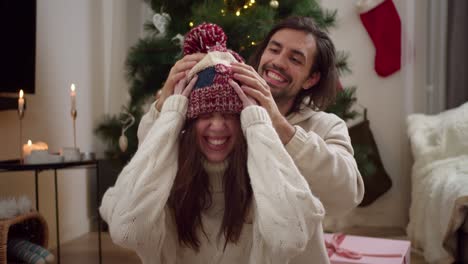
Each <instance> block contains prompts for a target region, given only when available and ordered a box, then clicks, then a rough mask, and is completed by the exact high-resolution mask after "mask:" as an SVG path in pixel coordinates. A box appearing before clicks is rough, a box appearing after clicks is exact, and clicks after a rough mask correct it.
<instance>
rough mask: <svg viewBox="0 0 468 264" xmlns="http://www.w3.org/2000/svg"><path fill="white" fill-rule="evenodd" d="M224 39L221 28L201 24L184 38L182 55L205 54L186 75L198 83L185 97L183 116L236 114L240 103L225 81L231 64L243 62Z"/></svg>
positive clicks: (229, 72) (228, 75)
mask: <svg viewBox="0 0 468 264" xmlns="http://www.w3.org/2000/svg"><path fill="white" fill-rule="evenodd" d="M226 43H227V36H226V34H225V33H224V31H223V29H222V28H221V27H220V26H218V25H216V24H211V23H203V24H200V25H198V26H196V27H194V28H193V29H192V30H190V31H189V32H188V33H187V35H186V36H185V40H184V55H189V54H193V53H207V55H205V57H204V58H203V59H202V60H201V61H200V62H198V63H197V64H196V65H195V66H194V67H193V68H192V69H191V70H190V72H189V74H188V79H189V80H190V79H192V78H193V76H194V75H195V74H197V75H198V80H197V82H196V83H195V86H194V87H193V90H192V92H191V94H190V97H189V104H188V111H187V117H188V118H190V119H192V118H197V117H198V116H199V115H202V114H209V113H215V112H219V113H230V114H235V113H240V112H241V111H242V101H241V100H240V98H239V96H238V95H237V93H236V91H234V88H232V87H231V85H230V84H229V82H228V80H229V79H232V77H233V72H232V70H231V66H230V65H231V63H232V62H244V60H243V59H242V57H241V56H239V54H237V53H235V52H234V51H232V50H229V49H228V48H227V47H226Z"/></svg>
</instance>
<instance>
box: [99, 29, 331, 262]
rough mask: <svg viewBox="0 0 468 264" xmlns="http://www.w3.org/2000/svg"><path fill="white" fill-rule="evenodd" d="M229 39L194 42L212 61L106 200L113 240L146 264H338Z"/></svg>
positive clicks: (199, 69)
mask: <svg viewBox="0 0 468 264" xmlns="http://www.w3.org/2000/svg"><path fill="white" fill-rule="evenodd" d="M219 31H220V28H219V27H217V26H215V25H212V24H202V25H201V26H199V27H197V28H195V29H193V30H192V31H191V32H190V33H189V34H188V36H187V37H186V40H185V43H186V44H187V43H191V41H192V40H194V39H195V40H196V39H203V40H204V41H202V43H203V45H204V46H205V47H204V48H203V49H199V48H195V49H193V51H192V52H198V51H205V52H207V53H208V54H207V55H206V56H205V57H204V58H203V59H202V60H201V61H200V62H198V63H197V65H195V66H194V67H193V69H192V70H191V72H190V73H189V74H188V76H187V78H185V79H182V80H181V81H179V82H177V84H176V85H175V88H174V89H173V94H172V95H170V96H168V97H167V99H165V101H164V103H163V105H162V109H161V113H160V116H159V117H158V118H157V120H156V122H155V123H154V125H153V126H152V127H151V129H150V130H149V132H148V134H147V136H146V138H145V139H144V141H143V142H142V143H141V144H140V147H139V149H138V151H137V152H136V154H135V156H134V157H133V158H132V160H131V161H130V163H129V164H128V165H127V166H126V167H125V168H124V169H123V171H122V173H121V174H120V176H119V178H118V180H117V182H116V184H115V186H114V187H112V188H110V189H109V190H108V191H107V192H106V194H105V195H104V198H103V202H102V205H101V208H100V212H101V215H102V217H103V218H104V220H106V221H107V223H108V224H109V229H110V234H111V237H112V239H113V241H114V242H115V243H117V244H119V245H121V246H124V247H126V248H129V249H132V250H134V251H136V253H137V254H138V255H139V257H140V258H141V259H142V261H143V263H289V262H291V263H311V262H312V263H328V258H327V255H326V251H325V248H324V242H323V231H322V227H321V221H322V219H323V216H324V209H323V206H322V204H321V203H320V201H319V200H318V199H317V198H315V197H314V196H313V194H312V192H311V191H310V189H309V187H308V184H307V182H306V181H305V179H304V178H303V177H302V175H301V174H300V173H299V171H298V169H297V168H296V166H295V165H294V162H293V161H292V160H291V159H290V158H289V156H288V155H287V153H286V150H285V149H284V147H283V145H282V144H281V141H280V139H279V137H278V135H277V134H276V132H275V130H274V129H273V127H272V125H271V120H270V119H269V116H268V114H267V112H266V111H265V109H263V108H261V107H259V106H258V105H256V102H255V101H254V100H253V99H251V98H248V97H247V96H246V95H245V93H244V92H243V91H242V89H241V88H240V87H239V85H238V84H237V83H236V82H234V81H233V80H232V79H231V77H232V71H231V70H230V67H229V64H230V63H231V62H233V61H237V60H238V59H236V56H234V55H233V53H232V52H230V51H228V50H227V49H226V48H225V41H224V42H223V41H219V39H217V38H219V35H221V36H224V35H222V34H224V33H222V34H221V33H219ZM207 32H217V33H216V34H215V35H210V34H207ZM221 32H222V30H221ZM193 35H196V36H195V37H194V36H193ZM200 36H202V37H201V38H200ZM207 38H208V39H207ZM213 39H216V41H212V40H213ZM224 39H225V36H224ZM210 41H211V42H210ZM207 43H215V45H213V46H210V45H209V44H207ZM219 43H221V45H220V44H219ZM203 45H202V46H203ZM184 50H185V51H186V50H187V48H186V47H184ZM188 80H190V81H189V82H188ZM187 82H188V84H187ZM192 89H193V91H192ZM187 97H189V99H188V98H187Z"/></svg>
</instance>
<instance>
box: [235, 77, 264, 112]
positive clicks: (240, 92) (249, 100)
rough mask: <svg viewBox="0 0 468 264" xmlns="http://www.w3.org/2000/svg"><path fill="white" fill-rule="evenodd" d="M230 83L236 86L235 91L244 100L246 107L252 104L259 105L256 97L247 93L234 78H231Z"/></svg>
mask: <svg viewBox="0 0 468 264" xmlns="http://www.w3.org/2000/svg"><path fill="white" fill-rule="evenodd" d="M229 84H230V85H231V86H232V88H234V91H236V93H237V95H238V96H239V98H240V99H241V101H242V104H243V105H244V108H246V107H247V106H251V105H258V103H257V101H255V99H253V98H252V97H251V96H249V95H247V94H245V92H244V91H243V90H242V88H241V87H240V86H239V84H238V83H237V82H235V81H234V80H232V79H229Z"/></svg>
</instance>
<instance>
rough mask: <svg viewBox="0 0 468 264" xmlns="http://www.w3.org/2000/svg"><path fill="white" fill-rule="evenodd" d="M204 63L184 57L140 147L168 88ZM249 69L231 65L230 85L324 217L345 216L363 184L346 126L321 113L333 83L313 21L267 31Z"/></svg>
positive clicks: (331, 53)
mask: <svg viewBox="0 0 468 264" xmlns="http://www.w3.org/2000/svg"><path fill="white" fill-rule="evenodd" d="M203 56H204V55H203V54H193V55H189V56H185V57H184V58H183V59H181V60H179V61H178V62H177V63H176V64H175V65H174V67H173V68H172V69H171V71H170V73H169V77H168V79H167V81H166V83H165V85H164V87H163V89H162V90H161V96H160V98H159V100H158V101H157V102H156V103H155V107H151V109H150V111H149V112H148V113H147V114H146V115H145V116H144V117H143V118H142V120H141V122H140V126H139V129H138V138H139V140H140V142H142V139H143V138H144V136H145V134H146V132H147V131H148V130H149V128H150V126H151V124H152V123H153V122H154V120H155V119H156V118H157V117H158V115H159V111H158V110H160V109H161V106H162V103H163V102H164V100H165V98H167V97H168V96H169V95H170V94H171V93H172V90H173V89H174V88H173V87H174V86H175V84H176V83H177V82H178V81H179V80H180V79H182V78H183V77H184V76H185V74H186V72H187V71H188V70H190V69H191V67H193V65H195V64H196V63H197V62H198V61H199V60H201V59H202V58H203ZM251 64H252V65H253V66H249V65H246V64H241V63H233V64H232V69H233V71H234V73H235V74H234V78H235V79H236V80H237V81H239V82H240V83H241V84H242V85H241V88H242V89H243V91H244V92H245V93H246V94H247V95H249V96H251V97H252V98H254V99H255V100H257V102H258V103H259V104H260V105H261V106H262V107H264V108H265V109H266V110H267V112H268V114H269V115H270V118H271V120H272V123H273V126H274V128H275V130H276V132H277V133H278V136H279V137H280V139H281V141H282V142H283V144H284V147H285V148H286V150H287V152H288V154H289V155H290V158H292V159H293V161H294V163H295V164H296V166H297V168H298V169H299V171H300V172H301V174H302V175H303V176H304V178H305V179H306V181H307V182H308V184H309V186H310V189H311V191H312V192H313V193H314V195H315V196H317V197H319V198H320V200H321V201H322V203H323V205H324V207H325V210H326V211H327V215H332V216H340V215H344V214H345V213H347V212H349V211H350V210H351V209H352V208H354V207H356V206H357V205H358V204H359V203H360V202H361V200H362V198H363V195H364V184H363V181H362V178H361V175H360V173H359V171H358V169H357V165H356V161H355V159H354V157H353V149H352V146H351V141H350V138H349V135H348V129H347V127H346V124H345V122H344V121H343V120H341V119H340V118H338V117H337V116H335V115H333V114H328V113H325V112H322V111H321V110H324V109H325V108H326V106H327V105H328V104H329V103H331V102H333V101H334V98H335V93H336V85H337V83H338V77H337V70H336V68H335V48H334V45H333V43H332V41H331V39H330V38H329V36H328V35H327V34H326V33H325V32H323V31H321V30H320V29H319V28H318V27H317V25H316V24H315V23H314V22H313V20H312V19H310V18H307V17H290V18H287V19H285V20H283V21H281V22H279V23H278V24H277V25H276V26H275V27H274V28H273V29H272V30H271V31H270V33H269V34H268V35H267V36H266V38H265V40H264V41H263V42H262V43H261V44H260V45H259V47H258V50H257V52H256V53H255V54H254V56H253V57H252V59H251ZM319 186H320V187H319ZM324 186H325V187H324Z"/></svg>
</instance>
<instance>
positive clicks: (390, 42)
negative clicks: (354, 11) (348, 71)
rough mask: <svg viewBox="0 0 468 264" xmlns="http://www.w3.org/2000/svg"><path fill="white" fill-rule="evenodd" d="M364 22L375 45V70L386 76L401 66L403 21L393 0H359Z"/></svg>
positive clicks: (358, 4)
mask: <svg viewBox="0 0 468 264" xmlns="http://www.w3.org/2000/svg"><path fill="white" fill-rule="evenodd" d="M357 6H358V9H359V13H360V17H361V21H362V24H364V27H365V28H366V30H367V33H369V36H370V38H371V39H372V42H373V43H374V46H375V65H374V66H375V71H376V72H377V74H378V75H379V76H382V77H386V76H389V75H390V74H392V73H394V72H396V71H398V70H399V69H400V67H401V21H400V17H399V15H398V12H397V10H396V8H395V5H394V4H393V1H392V0H359V1H358V3H357Z"/></svg>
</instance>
